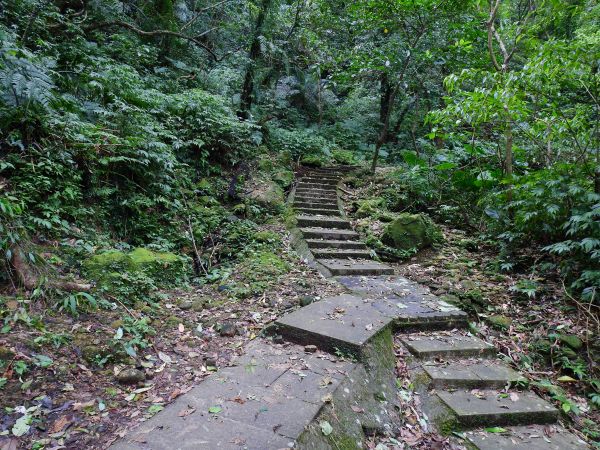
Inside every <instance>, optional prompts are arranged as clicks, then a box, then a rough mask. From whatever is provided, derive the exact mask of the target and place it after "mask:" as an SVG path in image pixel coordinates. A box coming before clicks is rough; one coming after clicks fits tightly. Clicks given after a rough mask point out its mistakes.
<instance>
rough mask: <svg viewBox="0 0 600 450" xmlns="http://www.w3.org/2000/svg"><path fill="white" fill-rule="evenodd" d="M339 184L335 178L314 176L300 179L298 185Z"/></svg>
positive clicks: (338, 180)
mask: <svg viewBox="0 0 600 450" xmlns="http://www.w3.org/2000/svg"><path fill="white" fill-rule="evenodd" d="M339 182H340V179H339V178H337V177H326V176H314V177H302V178H300V181H299V183H298V184H300V183H301V184H325V185H331V186H335V185H336V184H338V183H339Z"/></svg>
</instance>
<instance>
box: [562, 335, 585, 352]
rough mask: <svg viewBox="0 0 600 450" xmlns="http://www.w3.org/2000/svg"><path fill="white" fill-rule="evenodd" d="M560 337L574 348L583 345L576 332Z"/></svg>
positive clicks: (564, 342)
mask: <svg viewBox="0 0 600 450" xmlns="http://www.w3.org/2000/svg"><path fill="white" fill-rule="evenodd" d="M558 339H559V340H560V342H562V343H563V344H566V345H568V346H569V347H571V348H572V349H573V350H579V349H581V347H583V341H582V340H581V339H580V338H579V337H578V336H576V335H574V334H561V335H560V336H559V337H558Z"/></svg>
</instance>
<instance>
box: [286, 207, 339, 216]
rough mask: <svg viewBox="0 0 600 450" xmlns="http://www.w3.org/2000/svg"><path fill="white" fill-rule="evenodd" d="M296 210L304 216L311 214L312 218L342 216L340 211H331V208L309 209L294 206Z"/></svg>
mask: <svg viewBox="0 0 600 450" xmlns="http://www.w3.org/2000/svg"><path fill="white" fill-rule="evenodd" d="M294 209H296V210H298V211H300V212H302V213H303V214H309V215H311V216H341V215H342V213H341V212H340V210H339V209H330V208H327V209H325V208H312V207H311V208H308V207H302V206H300V207H298V206H296V205H294Z"/></svg>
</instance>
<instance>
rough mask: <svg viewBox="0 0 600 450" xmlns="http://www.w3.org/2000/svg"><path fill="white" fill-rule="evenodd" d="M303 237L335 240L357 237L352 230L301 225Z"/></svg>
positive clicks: (349, 239)
mask: <svg viewBox="0 0 600 450" xmlns="http://www.w3.org/2000/svg"><path fill="white" fill-rule="evenodd" d="M300 231H301V232H302V235H303V236H304V238H305V239H336V240H348V241H351V240H354V239H358V233H357V232H356V231H354V230H341V229H334V228H323V227H303V228H300Z"/></svg>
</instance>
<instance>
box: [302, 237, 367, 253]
mask: <svg viewBox="0 0 600 450" xmlns="http://www.w3.org/2000/svg"><path fill="white" fill-rule="evenodd" d="M306 243H307V244H308V247H309V248H343V249H359V250H363V249H366V248H367V246H366V245H365V244H364V243H362V242H360V241H343V240H336V239H306Z"/></svg>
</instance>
